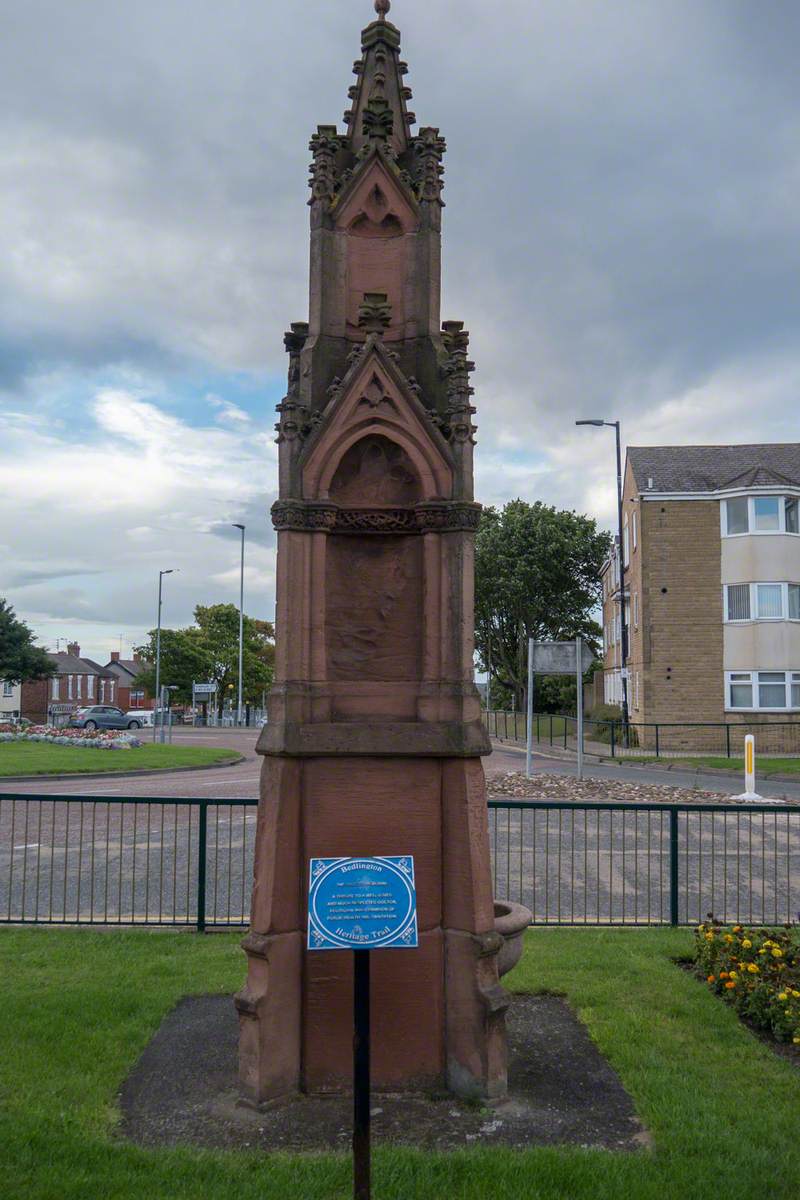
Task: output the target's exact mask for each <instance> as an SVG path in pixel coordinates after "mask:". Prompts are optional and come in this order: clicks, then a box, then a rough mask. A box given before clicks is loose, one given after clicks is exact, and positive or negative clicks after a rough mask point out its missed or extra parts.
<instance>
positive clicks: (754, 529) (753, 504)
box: [722, 496, 800, 537]
mask: <svg viewBox="0 0 800 1200" xmlns="http://www.w3.org/2000/svg"><path fill="white" fill-rule="evenodd" d="M722 509H723V537H735V536H736V535H737V534H742V533H795V534H797V533H800V511H798V510H799V509H800V500H798V498H797V496H736V497H734V498H733V499H731V500H724V501H723V504H722Z"/></svg>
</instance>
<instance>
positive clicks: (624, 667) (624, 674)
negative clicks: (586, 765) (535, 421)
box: [575, 421, 628, 739]
mask: <svg viewBox="0 0 800 1200" xmlns="http://www.w3.org/2000/svg"><path fill="white" fill-rule="evenodd" d="M575 424H576V425H595V426H597V427H598V428H601V429H602V428H603V427H604V426H607V427H608V428H609V429H613V430H614V431H615V432H616V436H617V525H618V531H619V550H618V554H619V611H620V614H621V615H620V632H621V633H622V728H623V730H624V732H625V737H626V739H627V736H628V626H627V624H626V623H625V551H624V546H623V540H622V533H623V530H622V447H621V445H620V433H619V421H576V422H575Z"/></svg>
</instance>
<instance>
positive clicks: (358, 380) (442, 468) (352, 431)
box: [302, 348, 453, 503]
mask: <svg viewBox="0 0 800 1200" xmlns="http://www.w3.org/2000/svg"><path fill="white" fill-rule="evenodd" d="M368 438H373V439H374V438H379V439H383V440H384V441H385V442H388V443H390V444H391V445H393V446H395V447H397V448H398V450H397V452H396V453H397V455H398V459H397V461H399V460H400V458H402V461H403V463H404V464H405V469H406V470H407V471H408V472H410V473H412V474H413V475H415V476H416V479H417V480H418V494H417V495H415V496H414V499H413V501H412V500H411V499H410V498H409V501H408V502H409V503H413V502H418V501H426V500H446V499H450V498H451V496H452V491H453V469H452V464H451V461H450V454H449V451H448V448H447V444H446V443H445V441H444V439H443V438H441V436H440V435H439V434H438V433H437V431H436V429H435V427H434V426H433V425H432V424H431V422H430V421H429V420H428V419H427V418H426V415H425V410H424V408H423V406H422V404H421V402H420V401H419V400H418V399H417V397H416V396H415V395H414V394H413V393H412V392H411V391H410V390H408V389H407V388H404V387H402V386H401V385H400V384H399V383H398V382H397V380H396V379H394V378H392V377H391V373H390V371H389V370H387V368H386V367H385V365H384V363H383V361H382V360H381V357H380V353H379V352H378V350H377V349H376V348H373V350H372V351H371V352H370V353H369V354H368V355H367V356H366V360H365V362H364V363H363V364H362V365H361V366H360V368H359V370H358V371H357V373H356V374H355V375H354V377H353V379H352V381H351V382H350V384H349V386H347V387H344V388H342V389H341V391H340V392H339V394H338V396H337V397H336V398H335V399H334V400H333V401H332V402H331V405H330V406H329V409H328V410H326V412H325V415H324V416H323V420H322V423H321V424H320V426H319V427H318V428H317V430H316V433H315V435H314V437H313V438H312V440H311V441H310V442H309V444H308V446H307V447H306V450H305V452H304V458H305V461H304V462H303V466H302V469H303V496H304V498H305V499H306V500H328V499H333V497H332V495H331V488H332V487H333V484H334V479H335V478H336V476H337V471H339V469H340V466H341V465H342V464H343V462H344V460H345V457H346V455H347V454H348V452H350V451H351V449H352V447H354V446H355V445H356V443H359V442H361V441H362V440H363V439H368ZM392 453H393V454H394V453H395V452H394V451H393V452H392ZM386 461H387V462H388V461H389V458H388V456H387V459H386ZM397 502H398V501H394V503H397Z"/></svg>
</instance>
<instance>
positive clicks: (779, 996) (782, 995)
mask: <svg viewBox="0 0 800 1200" xmlns="http://www.w3.org/2000/svg"><path fill="white" fill-rule="evenodd" d="M778 999H779V1000H780V1001H781V1002H783V1001H784V1000H788V999H789V997H788V996H787V995H786V992H780V993H779V994H778Z"/></svg>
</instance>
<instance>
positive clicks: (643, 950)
mask: <svg viewBox="0 0 800 1200" xmlns="http://www.w3.org/2000/svg"><path fill="white" fill-rule="evenodd" d="M527 939H528V940H527V948H526V954H525V956H524V958H523V961H522V963H521V964H520V966H519V967H518V968H517V970H516V972H515V973H514V974H513V975H512V976H510V977H509V979H510V981H511V986H512V987H513V988H515V989H517V990H520V991H543V990H544V991H548V990H549V991H556V992H563V993H565V994H566V995H567V996H568V997H569V1000H570V1003H571V1004H572V1005H573V1006H574V1008H575V1009H576V1010H577V1012H578V1013H579V1014H580V1016H581V1018H582V1019H583V1020H584V1021H585V1023H586V1024H587V1026H588V1028H589V1030H590V1032H591V1035H592V1037H593V1038H594V1039H595V1041H596V1042H597V1044H598V1045H599V1047H600V1048H601V1050H602V1051H603V1052H604V1053H605V1054H606V1055H607V1056H608V1058H609V1059H610V1061H611V1062H612V1064H613V1065H614V1066H615V1067H616V1069H617V1071H618V1072H619V1074H620V1076H621V1077H622V1080H623V1082H624V1083H625V1085H626V1086H627V1088H628V1090H629V1091H630V1093H631V1094H632V1095H633V1097H634V1099H635V1102H636V1105H637V1107H638V1110H639V1113H640V1115H641V1116H642V1118H643V1119H644V1121H645V1123H646V1124H647V1126H648V1128H649V1129H650V1131H651V1132H652V1134H653V1137H654V1140H655V1149H654V1150H653V1151H652V1152H648V1151H642V1152H641V1153H639V1154H633V1155H631V1154H618V1153H610V1152H608V1151H600V1150H583V1149H579V1148H553V1147H547V1148H542V1149H534V1150H530V1151H525V1152H520V1151H510V1150H501V1149H496V1150H465V1151H461V1152H458V1153H456V1154H450V1155H444V1154H439V1155H437V1154H424V1153H422V1152H420V1151H415V1150H412V1149H385V1148H379V1149H378V1150H377V1151H376V1153H375V1156H374V1157H375V1164H374V1170H375V1184H374V1196H375V1200H442V1198H447V1200H450V1198H458V1200H706V1198H708V1200H711V1198H712V1197H713V1200H719V1197H720V1196H734V1197H736V1200H764V1198H765V1197H769V1198H770V1200H790V1197H791V1198H792V1200H795V1198H796V1197H797V1195H798V1186H799V1185H800V1140H798V1137H797V1114H798V1112H800V1073H799V1072H798V1071H797V1070H796V1069H795V1068H793V1067H792V1066H790V1065H789V1064H787V1063H786V1062H783V1061H782V1060H780V1059H778V1058H777V1057H776V1056H775V1055H773V1053H772V1052H771V1051H770V1050H769V1048H768V1047H766V1046H764V1045H762V1044H761V1043H760V1042H758V1041H756V1039H755V1038H754V1037H753V1036H752V1035H751V1034H750V1033H748V1031H747V1030H746V1029H745V1028H744V1027H743V1026H742V1025H741V1024H740V1023H739V1021H738V1019H737V1017H736V1015H735V1013H734V1012H733V1011H732V1010H731V1009H730V1008H729V1007H728V1006H727V1005H725V1004H723V1003H722V1002H721V1001H720V1000H719V999H718V998H717V997H715V996H714V995H712V993H711V992H710V990H709V989H708V988H706V987H705V986H704V985H703V984H701V983H699V982H697V981H696V980H695V979H694V978H693V977H692V976H690V975H689V974H688V973H687V972H685V971H682V970H680V969H679V968H678V967H676V966H675V965H674V963H673V962H672V961H671V956H674V955H678V954H684V953H688V952H689V950H690V946H691V934H690V933H689V932H688V931H685V930H674V931H673V930H599V929H598V930H555V929H543V930H536V931H531V932H530V933H529V934H528V935H527ZM238 940H239V938H238V935H228V934H224V935H211V936H208V937H205V938H203V937H198V936H197V935H194V934H186V933H173V932H168V931H160V930H159V931H153V932H148V931H141V930H137V931H132V932H118V931H114V932H109V933H105V932H97V931H91V932H90V931H88V930H86V931H71V930H52V929H33V930H30V929H28V930H14V929H6V930H3V931H2V932H0V977H1V978H2V979H3V981H4V982H3V992H4V1002H3V1021H2V1023H1V1024H0V1099H1V1100H2V1103H0V1195H3V1196H4V1197H5V1196H8V1197H9V1198H12V1197H13V1198H15V1200H16V1198H20V1200H21V1198H22V1197H24V1198H25V1200H107V1198H109V1197H113V1198H114V1200H139V1198H140V1197H147V1200H154V1198H158V1200H161V1198H163V1200H167V1198H169V1200H184V1198H185V1200H196V1198H197V1197H213V1198H214V1200H347V1198H348V1197H349V1196H350V1195H351V1194H352V1192H351V1182H350V1163H349V1158H348V1157H347V1156H345V1155H333V1154H330V1155H306V1156H289V1155H274V1156H271V1157H268V1156H266V1155H264V1154H262V1153H258V1154H256V1153H255V1152H253V1153H250V1152H221V1151H214V1152H211V1151H209V1152H202V1151H199V1150H196V1149H190V1148H185V1149H184V1148H181V1149H174V1150H144V1149H140V1148H139V1147H136V1146H132V1145H129V1144H127V1143H125V1142H123V1141H121V1140H120V1139H119V1138H118V1137H116V1136H115V1122H116V1119H117V1118H116V1109H115V1100H114V1097H115V1093H116V1091H117V1088H118V1087H119V1084H120V1083H121V1081H122V1079H123V1078H124V1077H125V1075H126V1073H127V1072H128V1070H129V1069H130V1067H131V1066H132V1064H133V1063H134V1061H135V1060H136V1058H137V1056H138V1054H139V1052H140V1051H141V1050H142V1048H143V1047H144V1045H145V1043H146V1042H147V1040H148V1038H149V1037H150V1036H151V1034H152V1033H153V1031H154V1030H155V1029H156V1027H157V1025H158V1023H159V1021H160V1020H161V1018H162V1017H163V1015H164V1013H166V1012H167V1011H168V1010H169V1008H170V1007H171V1006H172V1005H173V1004H174V1003H175V1002H176V1001H177V1000H178V998H179V997H180V996H182V995H185V994H187V993H200V992H219V993H224V992H229V991H233V990H234V989H235V988H236V987H238V986H239V985H240V983H241V981H242V980H243V978H244V966H245V965H244V957H243V955H242V953H241V951H240V950H239V949H238Z"/></svg>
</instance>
